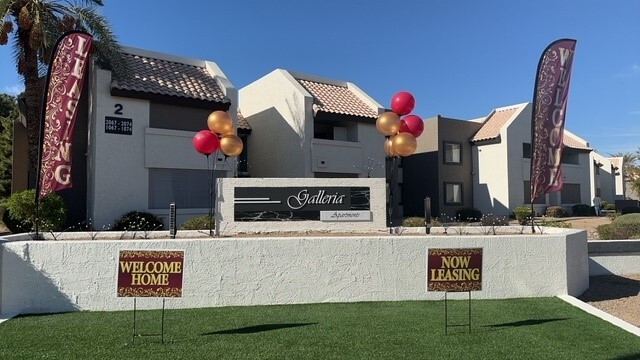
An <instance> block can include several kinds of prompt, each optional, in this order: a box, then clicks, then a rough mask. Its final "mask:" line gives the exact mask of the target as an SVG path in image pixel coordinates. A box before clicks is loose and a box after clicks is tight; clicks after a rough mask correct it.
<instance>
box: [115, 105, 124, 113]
mask: <svg viewBox="0 0 640 360" xmlns="http://www.w3.org/2000/svg"><path fill="white" fill-rule="evenodd" d="M114 107H115V108H116V110H115V111H114V112H113V113H114V114H116V115H122V109H123V108H124V106H122V104H116V105H115V106H114Z"/></svg>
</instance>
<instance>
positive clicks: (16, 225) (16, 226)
mask: <svg viewBox="0 0 640 360" xmlns="http://www.w3.org/2000/svg"><path fill="white" fill-rule="evenodd" d="M2 222H3V223H4V225H5V226H6V227H7V229H9V231H10V232H11V233H12V234H17V233H21V232H26V231H30V230H31V228H32V225H31V223H29V222H23V221H19V220H16V219H14V218H13V217H12V216H11V215H10V214H9V210H6V209H5V211H4V213H3V214H2Z"/></svg>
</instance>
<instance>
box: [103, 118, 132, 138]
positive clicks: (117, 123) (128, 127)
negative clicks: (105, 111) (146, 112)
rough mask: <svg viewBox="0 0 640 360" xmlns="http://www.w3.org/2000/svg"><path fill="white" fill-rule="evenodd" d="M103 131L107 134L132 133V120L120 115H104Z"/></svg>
mask: <svg viewBox="0 0 640 360" xmlns="http://www.w3.org/2000/svg"><path fill="white" fill-rule="evenodd" d="M104 132H105V133H107V134H119V135H132V134H133V120H132V119H127V118H121V117H114V116H105V117H104Z"/></svg>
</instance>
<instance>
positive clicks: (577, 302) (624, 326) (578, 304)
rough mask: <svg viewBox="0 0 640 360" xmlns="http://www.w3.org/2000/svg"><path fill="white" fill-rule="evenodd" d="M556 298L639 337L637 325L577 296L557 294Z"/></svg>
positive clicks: (639, 332)
mask: <svg viewBox="0 0 640 360" xmlns="http://www.w3.org/2000/svg"><path fill="white" fill-rule="evenodd" d="M558 298H559V299H561V300H564V301H565V302H567V303H569V304H571V305H573V306H575V307H577V308H579V309H581V310H583V311H586V312H588V313H589V314H591V315H594V316H597V317H599V318H600V319H602V320H604V321H607V322H609V323H611V324H613V325H615V326H617V327H619V328H621V329H623V330H626V331H628V332H630V333H632V334H633V335H635V336H638V337H640V328H638V327H637V326H634V325H632V324H629V323H628V322H626V321H624V320H622V319H620V318H617V317H615V316H613V315H611V314H609V313H606V312H604V311H602V310H600V309H598V308H596V307H594V306H591V305H589V304H587V303H585V302H583V301H580V300H578V299H577V298H575V297H573V296H571V295H558Z"/></svg>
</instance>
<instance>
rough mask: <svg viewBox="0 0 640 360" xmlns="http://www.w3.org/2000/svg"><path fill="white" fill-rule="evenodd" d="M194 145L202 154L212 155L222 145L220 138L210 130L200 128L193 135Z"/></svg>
mask: <svg viewBox="0 0 640 360" xmlns="http://www.w3.org/2000/svg"><path fill="white" fill-rule="evenodd" d="M193 147H194V148H196V151H197V152H199V153H200V154H202V155H211V154H213V153H214V152H215V151H216V150H218V148H219V147H220V139H218V135H216V134H214V133H213V132H211V131H210V130H200V131H198V132H197V133H196V134H195V135H194V136H193Z"/></svg>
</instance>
